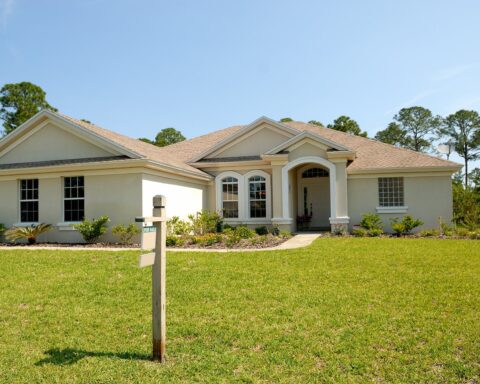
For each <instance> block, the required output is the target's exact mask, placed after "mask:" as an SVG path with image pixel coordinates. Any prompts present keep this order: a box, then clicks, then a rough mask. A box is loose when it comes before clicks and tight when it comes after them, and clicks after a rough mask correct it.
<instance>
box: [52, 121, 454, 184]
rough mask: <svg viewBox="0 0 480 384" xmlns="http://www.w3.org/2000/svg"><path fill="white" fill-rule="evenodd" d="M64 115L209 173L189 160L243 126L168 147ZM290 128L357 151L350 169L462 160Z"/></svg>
mask: <svg viewBox="0 0 480 384" xmlns="http://www.w3.org/2000/svg"><path fill="white" fill-rule="evenodd" d="M61 116H62V117H64V118H66V119H68V120H70V121H72V122H73V123H75V124H77V125H80V126H82V127H84V128H86V129H88V130H90V131H92V132H94V133H96V134H98V135H100V136H102V137H104V138H106V139H107V140H110V141H112V142H115V143H117V144H119V145H120V146H122V147H124V148H126V149H128V150H130V151H133V152H135V153H137V154H139V155H140V156H142V157H144V158H146V159H149V160H152V161H155V162H158V163H161V164H164V165H167V166H171V167H174V168H178V169H181V170H185V171H187V172H193V173H196V174H198V175H203V176H206V173H204V172H203V171H201V170H199V169H197V168H195V167H193V166H191V165H189V164H188V162H189V161H190V160H191V159H192V158H194V157H195V156H198V155H201V154H202V153H203V152H205V151H206V150H208V149H209V148H211V147H213V146H214V145H216V144H218V143H219V142H220V141H222V140H223V139H225V138H226V137H227V136H229V135H232V134H234V133H235V132H237V131H238V130H240V129H241V128H243V127H244V125H236V126H232V127H230V128H225V129H222V130H219V131H215V132H212V133H208V134H206V135H202V136H198V137H195V138H193V139H190V140H185V141H182V142H180V143H177V144H173V145H169V146H167V147H161V148H159V147H156V146H154V145H151V144H148V143H145V142H143V141H140V140H137V139H133V138H130V137H127V136H124V135H121V134H118V133H115V132H112V131H109V130H106V129H104V128H100V127H98V126H96V125H94V124H91V123H87V122H84V121H81V120H77V119H73V118H71V117H69V116H65V115H61ZM284 124H285V125H287V126H289V127H290V128H294V129H296V130H298V131H299V132H303V131H310V132H313V133H315V134H317V135H319V136H322V137H325V138H327V139H329V140H332V141H335V142H337V143H338V144H341V145H343V146H345V147H348V148H351V149H353V150H354V151H356V159H355V160H354V161H353V162H352V163H351V164H350V165H349V167H348V172H349V173H352V172H358V171H368V170H372V171H373V170H379V171H381V170H385V171H387V170H388V169H402V168H404V169H408V168H418V167H446V168H452V167H458V166H459V164H457V163H454V162H452V161H447V160H443V159H440V158H437V157H435V156H431V155H427V154H424V153H419V152H415V151H411V150H408V149H404V148H397V147H395V146H392V145H389V144H385V143H382V142H379V141H376V140H373V139H369V138H364V137H360V136H354V135H351V134H348V133H344V132H339V131H336V130H333V129H330V128H325V127H320V126H317V125H312V124H308V123H303V122H297V121H293V122H287V123H284Z"/></svg>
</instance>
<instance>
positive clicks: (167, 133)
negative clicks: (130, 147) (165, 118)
mask: <svg viewBox="0 0 480 384" xmlns="http://www.w3.org/2000/svg"><path fill="white" fill-rule="evenodd" d="M138 140H140V141H143V142H145V143H148V144H153V145H156V146H157V147H165V146H167V145H170V144H175V143H179V142H180V141H184V140H185V136H183V135H182V132H180V131H177V130H176V129H175V128H171V127H170V128H164V129H162V130H161V131H160V132H158V133H157V136H155V140H150V139H147V138H146V137H141V138H139V139H138Z"/></svg>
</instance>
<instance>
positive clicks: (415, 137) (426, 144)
mask: <svg viewBox="0 0 480 384" xmlns="http://www.w3.org/2000/svg"><path fill="white" fill-rule="evenodd" d="M393 119H394V120H395V122H396V123H397V124H398V125H399V127H400V129H401V130H403V131H404V133H405V137H404V140H403V142H402V143H401V144H400V145H401V146H402V147H405V148H408V149H411V150H413V151H417V152H426V151H427V150H428V149H430V148H431V146H432V140H433V138H432V135H433V134H434V133H435V132H436V131H437V130H438V128H439V127H440V126H441V125H442V121H443V119H442V118H441V117H440V116H434V115H433V114H432V112H431V111H430V110H429V109H427V108H423V107H410V108H402V109H401V110H400V111H399V112H398V113H397V114H396V115H395V116H394V117H393Z"/></svg>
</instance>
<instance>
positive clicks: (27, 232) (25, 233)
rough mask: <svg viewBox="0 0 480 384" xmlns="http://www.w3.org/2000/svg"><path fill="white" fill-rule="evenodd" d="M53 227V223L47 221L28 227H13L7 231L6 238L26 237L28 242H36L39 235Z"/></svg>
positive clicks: (12, 239)
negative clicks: (46, 222)
mask: <svg viewBox="0 0 480 384" xmlns="http://www.w3.org/2000/svg"><path fill="white" fill-rule="evenodd" d="M51 229H52V225H51V224H45V223H40V224H38V225H34V224H32V225H30V226H28V227H13V228H10V229H8V230H7V231H5V238H6V239H7V240H11V241H16V240H21V239H26V240H27V241H28V244H35V243H36V241H37V237H38V236H39V235H41V234H42V233H45V232H48V231H50V230H51Z"/></svg>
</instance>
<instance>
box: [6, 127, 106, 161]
mask: <svg viewBox="0 0 480 384" xmlns="http://www.w3.org/2000/svg"><path fill="white" fill-rule="evenodd" d="M105 156H112V153H110V152H107V151H105V150H104V149H101V148H99V147H98V146H96V145H93V144H90V143H88V142H87V141H85V140H84V139H80V138H79V137H77V136H75V135H73V134H72V133H70V132H67V131H65V130H64V129H61V128H58V127H57V126H55V125H53V124H51V123H50V124H48V125H46V126H45V127H43V128H41V129H40V130H39V131H37V132H35V133H34V134H33V135H32V136H30V137H28V138H27V139H26V140H25V141H23V142H21V143H20V144H18V145H17V146H16V147H15V148H13V149H11V150H10V151H9V152H7V153H6V154H5V155H3V156H1V157H0V164H10V163H25V162H30V161H45V160H64V159H80V158H89V157H105Z"/></svg>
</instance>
